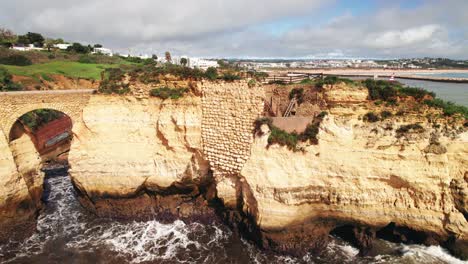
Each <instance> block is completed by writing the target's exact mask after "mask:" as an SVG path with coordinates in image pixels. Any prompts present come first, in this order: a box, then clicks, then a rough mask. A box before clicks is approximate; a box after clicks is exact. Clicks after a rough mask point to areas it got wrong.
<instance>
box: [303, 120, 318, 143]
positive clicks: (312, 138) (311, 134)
mask: <svg viewBox="0 0 468 264" xmlns="http://www.w3.org/2000/svg"><path fill="white" fill-rule="evenodd" d="M319 127H320V123H315V122H314V123H311V124H309V125H307V127H306V129H305V130H304V132H303V133H302V134H300V135H299V139H300V140H301V141H303V142H305V141H309V142H310V143H312V144H317V143H318V139H317V135H318V133H319Z"/></svg>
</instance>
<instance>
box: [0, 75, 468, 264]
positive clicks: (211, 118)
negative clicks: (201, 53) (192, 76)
mask: <svg viewBox="0 0 468 264" xmlns="http://www.w3.org/2000/svg"><path fill="white" fill-rule="evenodd" d="M199 88H200V90H201V91H202V95H201V97H200V96H194V95H191V96H187V97H186V98H181V99H179V100H178V101H163V100H160V99H155V98H143V99H136V98H135V97H132V96H128V97H123V96H121V97H119V96H104V95H93V96H91V99H90V102H89V103H88V104H87V105H86V106H85V108H84V109H83V113H82V116H81V117H80V118H81V120H74V123H73V125H74V127H73V133H74V139H73V142H72V144H71V147H70V152H69V155H68V162H69V164H70V170H69V174H70V177H71V180H72V183H73V185H74V188H75V189H76V190H77V193H78V196H79V200H80V202H81V204H82V205H83V206H84V207H85V208H87V209H88V210H89V211H91V212H93V213H94V214H95V215H97V216H99V217H104V218H115V219H127V220H128V219H136V220H147V219H158V220H161V221H162V222H172V221H175V220H178V219H181V220H184V221H188V222H190V221H197V222H203V223H207V224H209V223H212V222H213V221H216V222H218V221H222V222H224V223H226V224H228V225H229V226H231V227H232V229H234V230H237V231H238V232H239V234H241V235H242V236H244V237H245V238H247V239H249V240H251V241H254V242H255V243H256V244H257V245H258V246H259V247H260V248H262V249H264V250H271V251H273V252H281V253H286V254H290V255H294V256H301V255H304V254H305V253H308V252H314V251H320V250H323V249H324V248H325V247H326V245H327V242H328V239H329V235H330V233H332V234H335V235H337V236H340V237H342V238H344V239H345V240H347V241H349V242H350V243H351V244H352V245H355V246H356V247H358V248H359V249H360V250H361V251H360V253H361V255H366V254H369V252H371V251H372V248H373V244H374V240H375V239H376V238H383V239H387V240H389V241H394V242H398V243H400V242H401V243H409V244H411V243H420V244H425V245H434V244H438V245H442V246H444V247H446V248H448V249H450V250H451V252H452V253H453V254H454V255H456V256H458V257H460V258H463V259H467V258H468V254H467V250H468V245H467V241H468V222H467V219H466V215H467V212H468V208H467V206H466V205H467V204H468V202H467V201H468V200H467V198H468V173H467V170H468V162H467V157H468V155H467V153H468V144H467V143H468V131H467V128H466V127H464V126H463V125H464V123H463V122H462V121H460V120H457V119H447V118H445V117H437V116H438V115H440V113H438V112H431V111H433V110H431V109H429V108H416V107H414V106H413V107H412V108H411V107H408V109H405V110H406V111H408V113H407V114H405V115H397V113H398V112H399V111H400V109H398V108H397V107H398V106H395V105H389V106H385V105H382V106H377V105H375V104H373V103H370V102H368V100H367V98H368V91H367V89H362V88H359V87H348V86H346V85H344V84H337V85H335V86H333V87H324V88H322V89H321V91H320V92H321V93H322V94H320V97H321V98H324V99H323V100H325V101H326V104H327V107H329V108H327V111H328V112H329V114H328V115H327V116H326V117H324V118H323V120H322V121H321V122H320V124H319V125H318V127H317V135H316V136H317V138H316V141H314V143H307V142H304V143H300V145H299V146H298V148H297V150H291V149H290V148H288V147H287V146H281V145H279V144H270V143H271V142H269V135H270V134H271V133H272V131H271V128H270V127H263V128H262V131H263V133H262V134H256V133H255V131H254V122H255V120H256V119H257V118H258V117H260V116H261V115H262V112H263V110H264V98H263V95H262V94H263V90H262V89H261V88H260V87H249V85H248V84H247V83H245V82H240V83H235V84H224V83H221V84H206V86H205V87H199ZM407 104H408V105H409V104H411V101H408V102H401V105H407ZM412 109H415V110H412ZM370 111H374V112H377V111H379V112H383V111H388V112H390V111H391V113H392V117H391V118H389V119H387V120H382V121H379V122H366V121H365V120H364V118H363V116H365V115H366V114H368V113H369V112H370ZM411 111H413V112H411ZM416 111H419V112H416ZM434 120H435V121H434ZM414 124H418V125H419V126H416V125H414ZM436 124H437V125H438V126H436ZM408 126H409V128H408ZM413 127H415V128H417V129H412V128H413ZM434 144H437V145H438V146H441V147H439V148H436V149H437V151H434V149H435V148H434V147H431V146H432V145H434ZM0 150H2V152H0V153H1V154H2V155H3V156H0V162H3V163H2V165H5V164H6V165H8V166H9V167H6V166H5V167H3V166H2V169H3V168H9V169H10V170H4V169H3V170H0V174H1V175H0V176H2V177H3V180H4V181H5V184H4V185H2V186H4V187H2V188H3V189H4V190H3V193H7V194H8V195H9V196H7V198H6V199H4V200H6V201H16V203H9V204H8V206H10V207H8V206H5V205H4V204H5V203H3V204H2V206H3V207H2V208H1V209H0V216H1V217H2V220H5V219H7V220H10V219H14V221H5V222H4V223H6V222H9V223H10V224H11V223H16V222H18V223H19V222H21V221H22V219H23V220H26V219H27V220H29V221H30V220H32V218H34V216H36V215H37V213H38V212H39V210H40V208H41V203H40V195H39V196H38V194H41V193H42V183H43V180H42V181H41V179H43V177H44V173H42V172H41V171H40V167H41V166H42V165H41V161H40V157H39V154H38V153H37V152H35V151H34V146H33V144H32V143H31V142H30V140H29V141H28V138H27V137H20V138H19V139H17V140H14V141H13V142H12V143H11V144H8V143H6V142H0ZM439 150H440V151H439ZM4 153H10V154H9V155H4ZM15 169H16V170H15ZM66 169H67V168H66V167H64V168H60V167H56V168H52V171H51V170H50V168H49V170H48V171H47V173H52V174H53V173H54V170H56V172H57V173H58V174H62V173H63V172H64V171H63V170H66ZM15 171H16V172H15ZM0 179H2V178H1V177H0ZM5 179H6V180H5ZM13 183H14V184H13ZM20 205H21V206H20ZM22 205H28V206H27V208H25V210H24V212H22V211H20V209H21V207H22ZM15 215H16V217H17V218H11V216H15ZM21 216H23V217H24V218H21ZM4 226H6V224H5V225H3V223H2V227H4Z"/></svg>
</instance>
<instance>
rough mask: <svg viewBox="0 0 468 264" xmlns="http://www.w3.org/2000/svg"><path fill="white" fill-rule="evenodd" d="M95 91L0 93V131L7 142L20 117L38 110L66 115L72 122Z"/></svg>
mask: <svg viewBox="0 0 468 264" xmlns="http://www.w3.org/2000/svg"><path fill="white" fill-rule="evenodd" d="M94 91H95V90H92V89H86V90H56V91H22V92H2V93H0V130H2V131H3V134H4V135H5V136H6V138H7V140H8V141H9V140H10V139H9V136H10V130H11V128H12V126H13V124H14V123H15V122H16V120H18V118H20V117H21V116H22V115H24V114H26V113H28V112H30V111H34V110H38V109H53V110H56V111H60V112H63V113H64V114H66V115H68V116H69V117H70V118H71V120H72V122H76V121H78V120H80V118H81V112H82V111H83V108H84V107H85V106H86V104H87V103H88V101H89V98H90V96H91V94H92V93H94Z"/></svg>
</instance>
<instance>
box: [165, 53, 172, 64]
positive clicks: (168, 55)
mask: <svg viewBox="0 0 468 264" xmlns="http://www.w3.org/2000/svg"><path fill="white" fill-rule="evenodd" d="M165 56H166V62H168V63H171V62H172V57H171V53H170V52H169V51H166V53H165Z"/></svg>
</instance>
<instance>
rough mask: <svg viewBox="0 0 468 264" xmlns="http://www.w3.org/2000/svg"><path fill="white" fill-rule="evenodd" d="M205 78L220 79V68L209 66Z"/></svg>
mask: <svg viewBox="0 0 468 264" xmlns="http://www.w3.org/2000/svg"><path fill="white" fill-rule="evenodd" d="M205 78H207V79H208V80H210V81H214V80H216V79H218V70H217V69H216V68H215V67H209V68H208V69H206V71H205Z"/></svg>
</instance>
